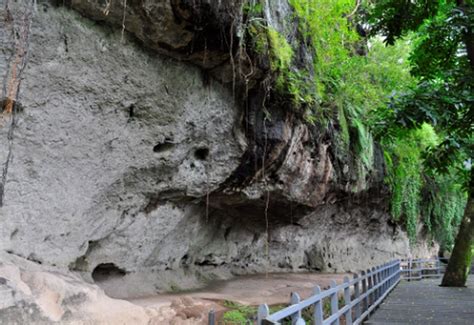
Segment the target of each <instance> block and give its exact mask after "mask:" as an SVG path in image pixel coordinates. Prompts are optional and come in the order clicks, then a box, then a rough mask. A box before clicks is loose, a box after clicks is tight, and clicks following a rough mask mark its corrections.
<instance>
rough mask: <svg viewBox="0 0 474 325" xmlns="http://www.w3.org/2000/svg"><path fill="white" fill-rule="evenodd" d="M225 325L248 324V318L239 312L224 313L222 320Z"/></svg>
mask: <svg viewBox="0 0 474 325" xmlns="http://www.w3.org/2000/svg"><path fill="white" fill-rule="evenodd" d="M222 321H223V323H224V324H229V325H231V324H232V325H240V324H247V318H246V316H245V315H244V314H243V313H242V312H241V311H239V310H230V311H226V312H225V313H224V317H223V318H222Z"/></svg>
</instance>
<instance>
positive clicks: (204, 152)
mask: <svg viewBox="0 0 474 325" xmlns="http://www.w3.org/2000/svg"><path fill="white" fill-rule="evenodd" d="M194 157H195V158H196V159H198V160H206V159H207V157H209V149H208V148H205V147H203V148H197V149H196V150H195V151H194Z"/></svg>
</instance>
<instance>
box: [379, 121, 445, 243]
mask: <svg viewBox="0 0 474 325" xmlns="http://www.w3.org/2000/svg"><path fill="white" fill-rule="evenodd" d="M436 141H437V137H436V134H435V132H434V130H433V128H432V127H431V126H429V125H428V124H424V125H423V126H422V127H421V128H420V129H415V130H410V131H408V132H400V133H399V135H398V137H396V138H395V139H389V140H388V141H384V142H383V145H384V148H385V150H386V152H385V156H386V157H387V156H388V157H390V158H389V159H388V161H387V170H388V176H387V182H388V184H389V185H390V187H391V190H392V202H391V215H392V217H393V219H394V220H400V218H401V217H402V216H403V218H404V221H405V225H406V228H407V233H408V237H409V238H410V240H411V241H414V240H415V239H416V226H417V224H418V220H419V216H420V204H421V202H420V195H421V191H422V189H423V186H424V182H423V179H422V171H423V159H422V152H423V151H424V150H425V149H426V148H427V147H428V146H429V145H433V144H436Z"/></svg>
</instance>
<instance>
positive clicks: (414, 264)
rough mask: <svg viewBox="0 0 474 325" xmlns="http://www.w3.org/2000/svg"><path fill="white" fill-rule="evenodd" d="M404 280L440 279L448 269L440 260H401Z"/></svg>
mask: <svg viewBox="0 0 474 325" xmlns="http://www.w3.org/2000/svg"><path fill="white" fill-rule="evenodd" d="M400 266H401V268H402V279H404V280H408V281H412V280H421V279H426V278H440V277H441V275H442V273H444V271H445V269H446V267H445V266H443V264H442V263H441V261H440V259H439V258H430V259H422V258H416V259H411V258H410V259H406V260H401V262H400Z"/></svg>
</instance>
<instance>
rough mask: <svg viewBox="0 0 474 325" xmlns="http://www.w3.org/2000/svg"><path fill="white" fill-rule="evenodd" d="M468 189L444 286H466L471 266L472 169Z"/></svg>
mask: <svg viewBox="0 0 474 325" xmlns="http://www.w3.org/2000/svg"><path fill="white" fill-rule="evenodd" d="M468 191H469V197H468V199H467V205H466V209H465V210H464V217H463V220H462V222H461V225H460V227H459V232H458V235H457V236H456V242H455V244H454V249H453V253H452V255H451V258H450V259H449V263H448V267H447V269H446V273H445V274H444V277H443V281H442V282H441V286H442V287H464V286H465V285H466V280H467V276H468V274H469V269H470V267H471V257H472V256H471V246H472V244H473V243H474V173H473V172H472V171H471V179H470V182H469V189H468Z"/></svg>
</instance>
